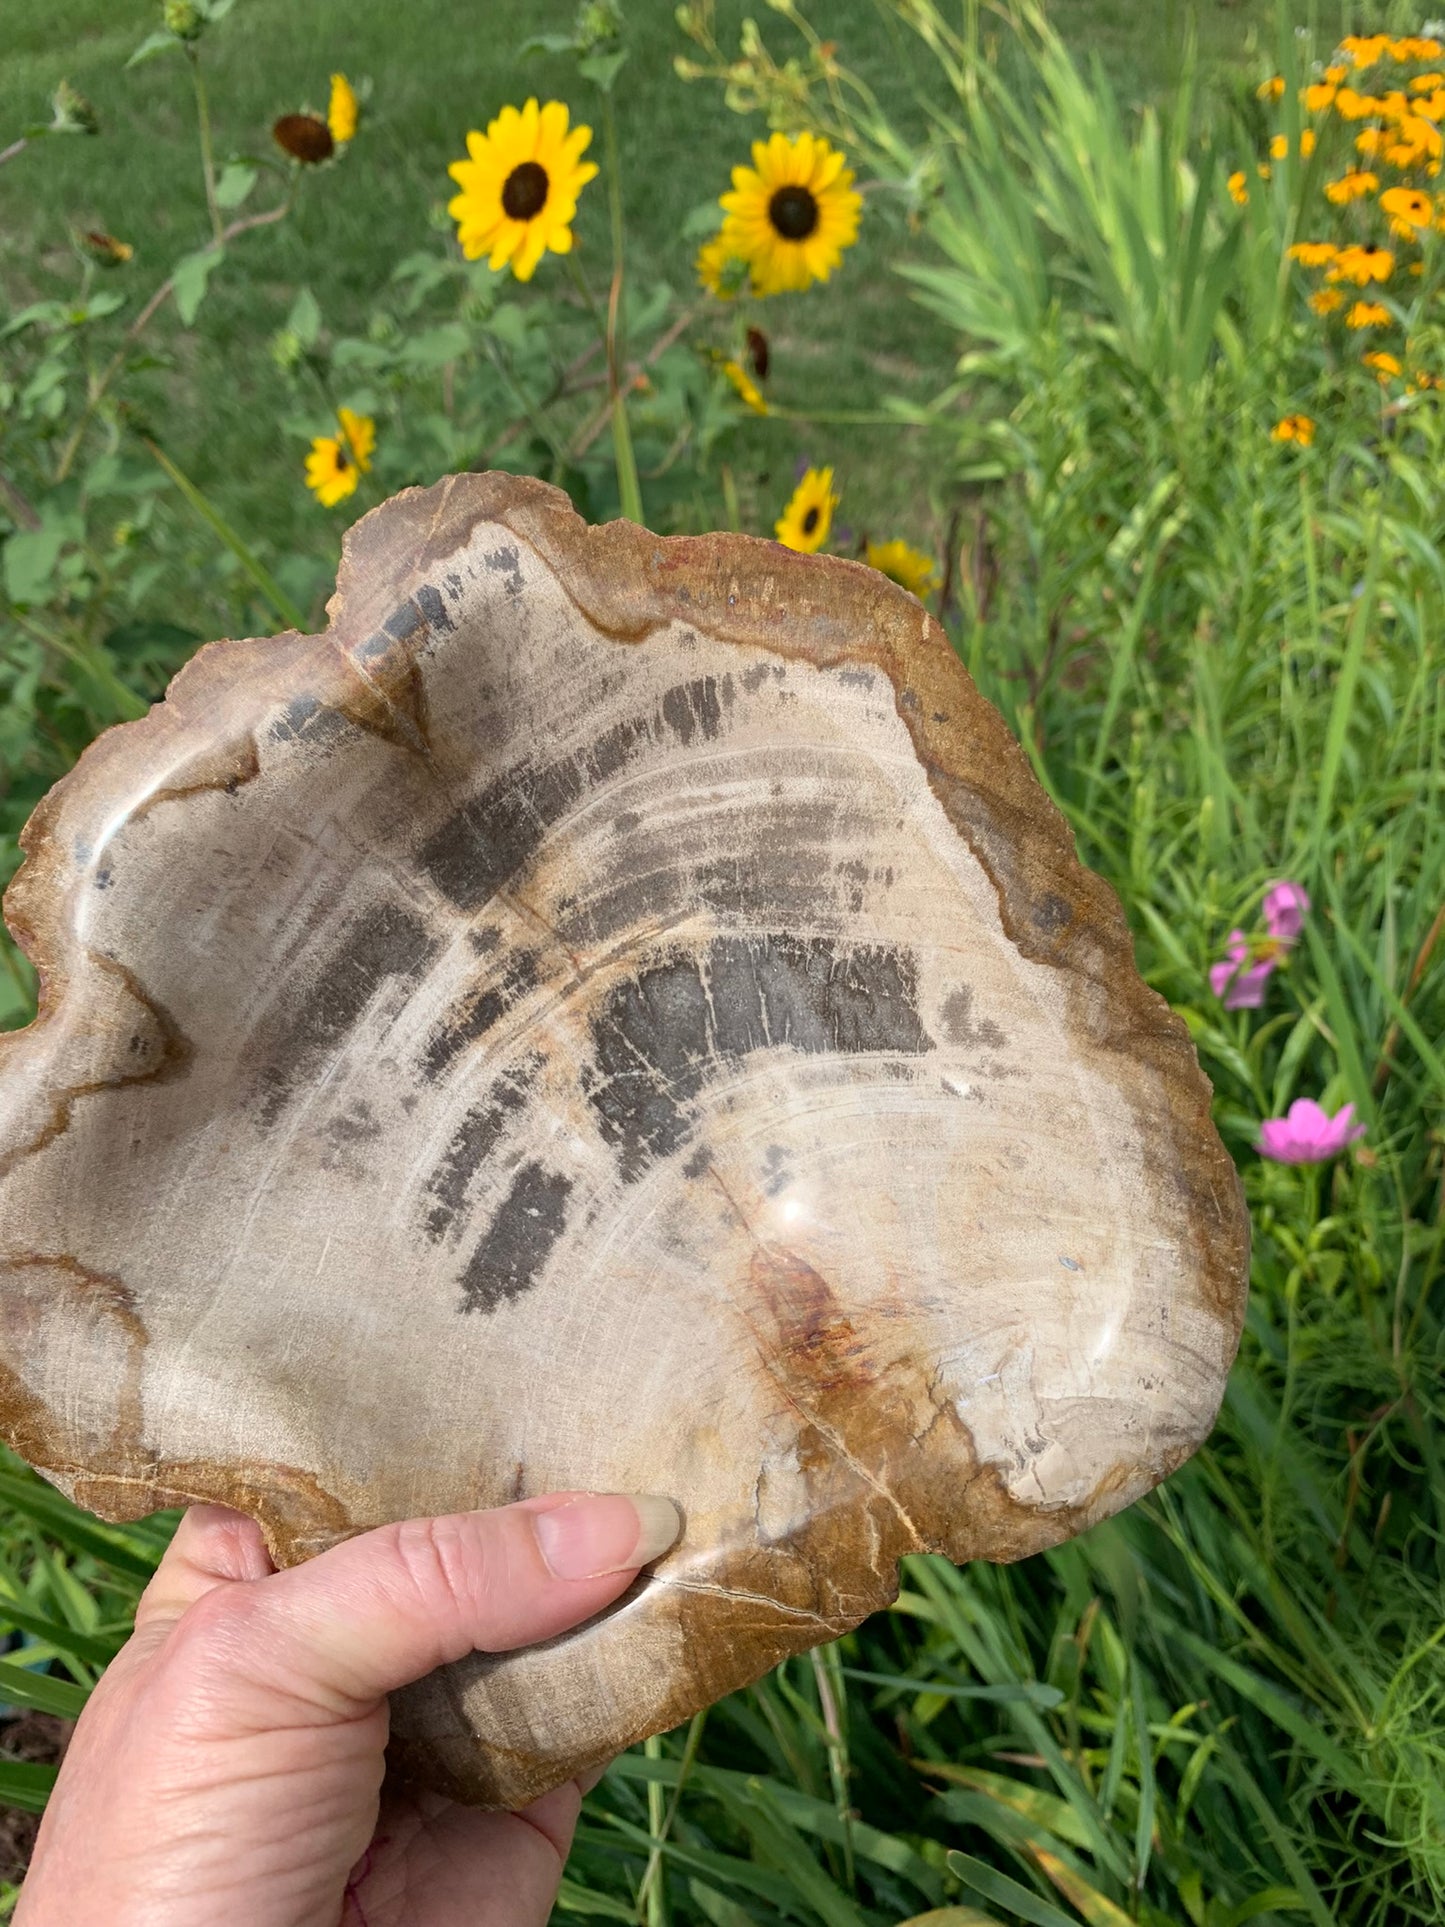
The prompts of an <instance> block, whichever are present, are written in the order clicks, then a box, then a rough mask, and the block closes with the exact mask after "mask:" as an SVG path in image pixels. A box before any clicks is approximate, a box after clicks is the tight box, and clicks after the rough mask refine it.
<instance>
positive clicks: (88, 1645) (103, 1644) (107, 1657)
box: [0, 1598, 127, 1666]
mask: <svg viewBox="0 0 1445 1927" xmlns="http://www.w3.org/2000/svg"><path fill="white" fill-rule="evenodd" d="M0 1626H13V1627H15V1629H16V1630H17V1632H22V1633H29V1634H30V1636H31V1638H32V1639H34V1640H37V1641H38V1642H39V1643H40V1644H41V1645H43V1646H51V1647H53V1648H54V1649H55V1651H56V1652H57V1653H60V1654H62V1655H63V1657H65V1658H66V1659H78V1660H82V1661H84V1663H85V1664H86V1665H87V1666H109V1664H110V1662H111V1661H112V1660H113V1659H114V1658H115V1656H116V1654H117V1653H118V1652H119V1651H120V1648H121V1645H122V1644H123V1643H124V1640H125V1638H126V1637H127V1635H126V1634H122V1635H121V1637H120V1638H119V1639H100V1638H97V1637H96V1636H94V1635H93V1634H91V1633H83V1632H79V1631H77V1629H76V1628H75V1627H74V1626H67V1625H66V1624H65V1623H64V1621H63V1620H59V1619H47V1618H46V1617H45V1616H44V1614H43V1613H35V1612H31V1611H30V1610H29V1608H28V1607H26V1606H21V1605H18V1604H17V1603H16V1602H15V1601H14V1600H13V1599H4V1598H0Z"/></svg>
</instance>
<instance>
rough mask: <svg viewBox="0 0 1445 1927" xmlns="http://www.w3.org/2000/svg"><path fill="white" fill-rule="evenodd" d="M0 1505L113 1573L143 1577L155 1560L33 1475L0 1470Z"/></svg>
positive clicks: (154, 1565)
mask: <svg viewBox="0 0 1445 1927" xmlns="http://www.w3.org/2000/svg"><path fill="white" fill-rule="evenodd" d="M0 1506H4V1507H9V1508H10V1509H11V1510H12V1511H14V1512H18V1513H19V1514H20V1515H21V1516H22V1518H26V1519H29V1520H30V1521H31V1522H32V1523H33V1524H35V1525H37V1526H39V1527H40V1529H41V1530H42V1531H43V1532H46V1533H48V1534H49V1535H50V1536H51V1537H52V1538H55V1539H58V1540H59V1541H60V1543H61V1544H62V1545H64V1546H69V1547H70V1548H71V1550H72V1551H74V1552H87V1553H89V1554H90V1556H91V1557H92V1558H93V1559H99V1560H101V1561H103V1563H104V1564H106V1565H108V1566H111V1567H112V1568H113V1569H114V1570H115V1571H117V1572H124V1573H129V1574H130V1575H131V1576H132V1577H133V1578H136V1579H141V1580H146V1579H149V1578H150V1576H151V1574H152V1573H153V1572H154V1571H155V1568H156V1560H155V1559H154V1558H149V1559H148V1558H146V1556H145V1555H144V1554H143V1553H141V1552H138V1551H137V1550H136V1549H135V1547H134V1546H132V1545H130V1544H129V1543H128V1542H127V1540H126V1538H125V1537H124V1536H123V1535H122V1533H121V1531H120V1530H119V1529H118V1528H116V1527H112V1526H105V1525H102V1524H101V1522H100V1520H99V1519H92V1518H91V1517H90V1516H89V1514H87V1513H84V1512H81V1511H80V1510H79V1508H78V1507H76V1506H74V1505H72V1504H71V1502H70V1500H69V1499H67V1498H65V1497H64V1496H63V1494H61V1493H59V1492H57V1491H55V1490H54V1489H53V1488H52V1487H50V1486H48V1485H46V1484H44V1483H43V1482H42V1481H41V1480H40V1479H37V1478H36V1477H34V1475H33V1474H23V1473H18V1472H6V1471H3V1470H0ZM158 1556H159V1555H157V1557H158Z"/></svg>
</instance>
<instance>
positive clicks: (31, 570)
mask: <svg viewBox="0 0 1445 1927" xmlns="http://www.w3.org/2000/svg"><path fill="white" fill-rule="evenodd" d="M65 535H66V531H65V525H64V524H63V523H62V522H58V521H57V522H47V523H46V524H45V525H44V526H43V527H42V528H38V529H22V530H21V531H20V532H19V533H18V534H16V535H12V536H11V537H10V539H9V541H8V542H7V543H6V544H5V593H6V595H8V596H9V598H10V600H11V601H12V602H18V603H20V604H22V605H28V604H30V603H35V602H44V601H45V599H46V597H47V596H48V595H49V593H50V579H51V576H52V574H53V573H54V570H55V565H56V563H57V562H58V561H59V559H60V551H61V549H62V548H63V547H64V546H65Z"/></svg>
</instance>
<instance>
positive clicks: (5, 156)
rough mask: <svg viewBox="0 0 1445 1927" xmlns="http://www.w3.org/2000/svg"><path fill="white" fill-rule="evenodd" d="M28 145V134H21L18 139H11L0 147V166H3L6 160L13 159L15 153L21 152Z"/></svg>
mask: <svg viewBox="0 0 1445 1927" xmlns="http://www.w3.org/2000/svg"><path fill="white" fill-rule="evenodd" d="M29 145H30V141H29V138H28V136H26V135H24V134H22V135H21V136H20V138H19V140H18V141H11V143H10V145H9V146H8V147H0V167H3V166H4V165H5V163H6V161H13V160H14V158H15V156H16V155H17V154H23V153H24V152H25V150H26V148H27V147H28V146H29Z"/></svg>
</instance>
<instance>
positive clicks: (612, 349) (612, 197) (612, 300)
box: [602, 93, 642, 522]
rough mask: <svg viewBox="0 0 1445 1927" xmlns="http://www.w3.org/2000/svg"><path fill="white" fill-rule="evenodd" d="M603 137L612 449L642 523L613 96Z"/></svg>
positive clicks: (607, 102) (628, 503) (620, 488)
mask: <svg viewBox="0 0 1445 1927" xmlns="http://www.w3.org/2000/svg"><path fill="white" fill-rule="evenodd" d="M602 136H603V146H604V149H605V159H606V166H607V211H608V214H609V216H610V217H611V223H612V287H611V290H610V291H609V293H608V297H607V389H608V393H609V395H610V396H611V400H612V450H613V455H614V458H615V460H616V463H617V493H618V496H619V498H620V500H621V504H622V513H623V514H624V515H625V516H626V518H627V520H628V521H629V522H641V520H642V484H641V483H640V482H639V481H638V479H637V458H636V457H635V456H634V454H633V452H632V430H631V428H630V427H629V425H628V421H627V398H626V395H625V393H624V391H623V386H622V381H621V378H620V371H621V368H622V363H623V360H624V359H625V355H626V342H625V340H624V337H623V318H622V274H623V265H624V261H625V258H626V242H625V236H624V233H623V227H622V167H621V163H620V161H619V159H618V152H617V118H616V115H615V114H614V113H613V111H612V96H611V94H610V93H604V94H603V96H602Z"/></svg>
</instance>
